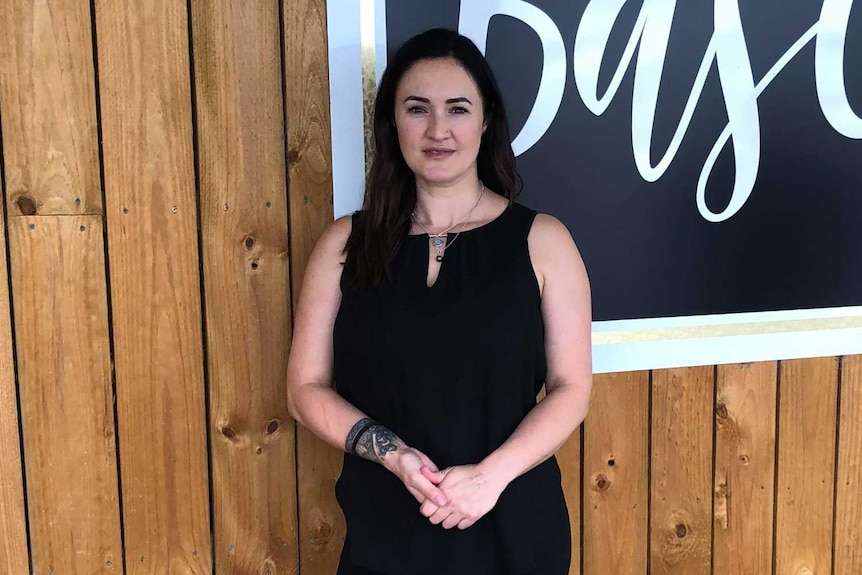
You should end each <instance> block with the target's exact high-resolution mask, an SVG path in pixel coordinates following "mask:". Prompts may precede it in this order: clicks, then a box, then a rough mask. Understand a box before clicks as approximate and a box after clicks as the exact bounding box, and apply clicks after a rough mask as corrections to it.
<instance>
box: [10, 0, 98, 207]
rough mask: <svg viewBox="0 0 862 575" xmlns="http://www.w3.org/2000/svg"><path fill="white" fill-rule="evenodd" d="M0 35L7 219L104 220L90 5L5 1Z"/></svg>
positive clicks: (61, 0)
mask: <svg viewBox="0 0 862 575" xmlns="http://www.w3.org/2000/svg"><path fill="white" fill-rule="evenodd" d="M0 30H3V35H2V38H0V80H2V81H0V101H2V102H3V108H4V117H3V137H4V140H5V150H4V152H3V156H4V161H5V165H6V180H7V182H6V184H7V186H6V202H7V212H8V214H9V216H10V217H12V216H17V215H33V214H37V213H38V214H81V213H89V214H99V213H102V195H101V191H100V190H101V189H100V186H99V158H98V153H97V150H98V144H97V134H96V108H95V106H96V98H95V82H94V71H93V42H92V30H91V25H90V5H89V2H86V1H84V2H82V1H80V0H56V1H54V0H52V2H50V5H49V3H48V2H33V1H32V0H8V1H5V2H2V3H0Z"/></svg>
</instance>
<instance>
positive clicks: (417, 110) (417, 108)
mask: <svg viewBox="0 0 862 575" xmlns="http://www.w3.org/2000/svg"><path fill="white" fill-rule="evenodd" d="M407 112H408V113H409V114H424V113H425V108H423V107H422V106H411V107H409V108H407Z"/></svg>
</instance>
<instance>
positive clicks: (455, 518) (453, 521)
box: [442, 513, 464, 529]
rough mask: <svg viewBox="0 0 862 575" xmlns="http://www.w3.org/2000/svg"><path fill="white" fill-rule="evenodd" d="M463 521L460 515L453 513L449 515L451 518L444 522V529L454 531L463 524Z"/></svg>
mask: <svg viewBox="0 0 862 575" xmlns="http://www.w3.org/2000/svg"><path fill="white" fill-rule="evenodd" d="M463 520H464V518H463V517H462V516H461V515H460V514H458V513H452V514H451V515H449V517H447V518H446V519H444V520H443V524H442V527H443V529H452V528H453V527H455V526H456V525H458V524H459V523H461V521H463Z"/></svg>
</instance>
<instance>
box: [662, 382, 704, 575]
mask: <svg viewBox="0 0 862 575" xmlns="http://www.w3.org/2000/svg"><path fill="white" fill-rule="evenodd" d="M714 373H715V370H714V368H713V367H712V366H707V367H694V368H683V369H669V370H661V371H655V372H653V385H652V466H651V470H652V473H651V475H652V481H651V486H650V489H651V504H652V508H651V510H650V513H651V526H650V573H652V575H671V574H680V575H701V574H702V575H708V574H709V572H710V564H711V562H712V557H711V551H710V547H711V540H712V502H711V492H712V424H713V415H712V413H713V400H714V392H715V391H714V388H715V386H714V383H715V379H714Z"/></svg>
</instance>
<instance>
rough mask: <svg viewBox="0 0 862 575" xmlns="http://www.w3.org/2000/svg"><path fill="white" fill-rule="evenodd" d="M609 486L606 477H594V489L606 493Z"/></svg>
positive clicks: (609, 483)
mask: <svg viewBox="0 0 862 575" xmlns="http://www.w3.org/2000/svg"><path fill="white" fill-rule="evenodd" d="M610 486H611V482H610V480H609V479H608V478H607V477H606V476H604V475H599V476H597V477H596V488H598V490H599V491H607V490H608V489H609V488H610Z"/></svg>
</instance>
